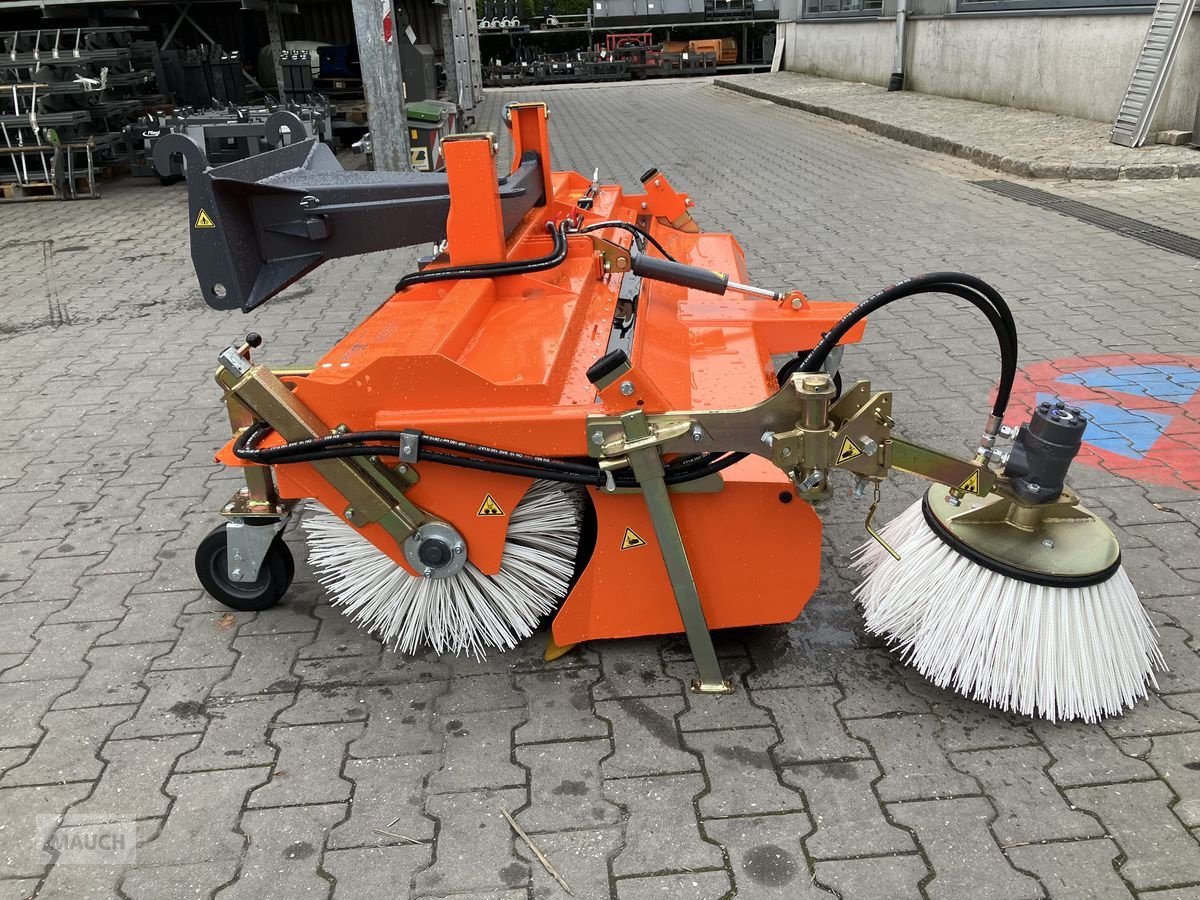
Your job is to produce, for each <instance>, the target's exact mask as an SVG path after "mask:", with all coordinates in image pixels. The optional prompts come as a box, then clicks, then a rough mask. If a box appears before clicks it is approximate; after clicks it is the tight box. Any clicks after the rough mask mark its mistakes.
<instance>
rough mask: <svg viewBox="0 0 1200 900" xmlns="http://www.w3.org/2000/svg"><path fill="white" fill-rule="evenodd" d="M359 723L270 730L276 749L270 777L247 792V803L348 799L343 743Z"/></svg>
mask: <svg viewBox="0 0 1200 900" xmlns="http://www.w3.org/2000/svg"><path fill="white" fill-rule="evenodd" d="M361 733H362V725H361V724H358V723H351V724H347V725H289V726H287V727H281V728H275V729H274V730H272V731H271V734H270V738H269V741H270V743H272V744H274V745H275V746H276V747H278V748H279V757H278V758H277V759H276V760H275V768H274V769H273V770H272V771H271V778H270V780H269V781H268V782H267V783H266V784H264V785H263V786H262V787H259V788H257V789H256V790H255V791H254V793H252V794H251V795H250V800H249V804H248V805H249V806H251V807H262V806H292V805H294V804H297V803H306V802H307V803H337V802H340V801H343V800H349V799H350V789H351V787H352V785H351V784H350V781H349V780H348V779H346V778H345V777H344V776H342V774H341V769H342V763H343V761H344V759H345V757H346V745H347V744H349V743H350V742H351V741H352V740H354V739H355V738H356V737H358V735H360V734H361Z"/></svg>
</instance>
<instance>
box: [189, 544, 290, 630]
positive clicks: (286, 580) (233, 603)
mask: <svg viewBox="0 0 1200 900" xmlns="http://www.w3.org/2000/svg"><path fill="white" fill-rule="evenodd" d="M226 547H227V542H226V538H225V526H224V525H218V526H217V527H216V528H214V529H213V530H212V531H210V532H209V533H208V536H207V537H206V538H205V539H204V540H202V541H201V542H200V546H199V547H197V548H196V576H197V577H198V578H199V579H200V583H201V584H202V585H204V589H205V590H206V591H208V593H209V594H210V595H211V596H212V597H213V599H215V600H217V601H219V602H220V603H223V604H224V605H225V606H228V607H229V608H230V609H236V610H238V611H239V612H257V611H259V610H263V609H270V608H271V607H272V606H274V605H275V604H276V603H278V602H279V601H280V600H281V599H282V598H283V595H284V594H286V593H287V589H288V588H289V587H291V584H292V578H293V576H294V575H295V574H296V563H295V560H293V559H292V551H291V550H289V549H288V546H287V544H285V543H284V542H283V538H282V537H277V538H275V540H273V541H272V542H271V546H270V549H268V550H267V556H266V559H264V560H263V563H262V566H261V567H260V568H259V570H258V578H256V579H255V580H254V581H246V582H240V581H232V580H231V579H230V578H229V569H228V565H227V563H226V552H227V551H226Z"/></svg>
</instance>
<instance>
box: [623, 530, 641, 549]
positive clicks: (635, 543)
mask: <svg viewBox="0 0 1200 900" xmlns="http://www.w3.org/2000/svg"><path fill="white" fill-rule="evenodd" d="M645 546H646V542H645V541H644V540H642V538H641V537H639V536H638V533H637V532H636V531H634V530H633V529H632V528H626V529H625V536H624V537H623V538H621V549H622V550H632V549H633V548H634V547H645Z"/></svg>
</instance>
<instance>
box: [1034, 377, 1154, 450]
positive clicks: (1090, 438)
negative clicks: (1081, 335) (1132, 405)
mask: <svg viewBox="0 0 1200 900" xmlns="http://www.w3.org/2000/svg"><path fill="white" fill-rule="evenodd" d="M1130 368H1132V367H1130ZM1092 371H1107V370H1104V369H1099V370H1092ZM1081 374H1082V373H1081ZM1058 380H1059V381H1064V380H1066V379H1065V378H1060V379H1058ZM1058 399H1060V398H1058V397H1055V396H1054V395H1053V394H1041V393H1039V394H1038V395H1037V402H1038V403H1042V402H1045V401H1049V402H1051V403H1053V402H1055V401H1056V400H1058ZM1066 402H1067V403H1069V404H1070V405H1071V406H1076V407H1078V408H1080V409H1082V410H1083V411H1084V413H1085V414H1086V415H1087V417H1088V428H1087V431H1085V432H1084V438H1083V439H1084V441H1085V442H1086V443H1088V444H1091V445H1092V446H1094V447H1096V448H1097V449H1099V450H1107V451H1108V452H1110V453H1119V454H1120V455H1121V456H1127V457H1129V458H1130V459H1142V458H1143V457H1144V456H1145V454H1146V453H1147V451H1149V450H1150V449H1151V448H1152V447H1153V446H1154V444H1155V443H1156V442H1157V441H1158V439H1159V438H1160V437H1162V433H1163V432H1164V431H1165V430H1166V428H1167V426H1168V425H1169V424H1170V423H1171V419H1172V418H1173V416H1169V415H1165V414H1163V413H1156V412H1149V411H1147V410H1141V409H1123V408H1122V407H1120V406H1114V405H1112V404H1109V403H1088V402H1081V401H1078V400H1068V401H1066Z"/></svg>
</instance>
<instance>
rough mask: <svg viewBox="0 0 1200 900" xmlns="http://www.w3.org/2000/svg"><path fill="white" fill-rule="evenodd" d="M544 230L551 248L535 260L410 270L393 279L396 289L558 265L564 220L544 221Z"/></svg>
mask: <svg viewBox="0 0 1200 900" xmlns="http://www.w3.org/2000/svg"><path fill="white" fill-rule="evenodd" d="M546 230H547V231H548V232H550V234H551V236H552V237H553V238H554V249H553V250H551V251H550V253H548V254H547V255H546V256H539V257H536V258H535V259H521V260H510V261H506V262H495V263H479V264H478V265H474V266H450V267H448V268H444V269H425V270H424V271H421V272H410V273H409V274H407V275H405V276H404V277H403V278H401V279H400V280H399V281H397V282H396V292H397V293H399V292H400V291H402V290H404V289H405V288H409V287H412V286H413V285H414V284H425V283H427V282H430V281H451V280H453V279H459V278H461V279H472V278H500V277H502V276H504V275H527V274H529V273H531V272H542V271H545V270H546V269H553V268H554V267H555V266H558V265H561V264H562V261H563V260H565V259H566V258H567V223H566V222H562V223H560V224H559V225H558V226H557V227H555V225H554V223H553V222H547V223H546Z"/></svg>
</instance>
